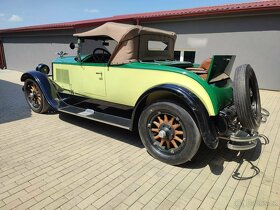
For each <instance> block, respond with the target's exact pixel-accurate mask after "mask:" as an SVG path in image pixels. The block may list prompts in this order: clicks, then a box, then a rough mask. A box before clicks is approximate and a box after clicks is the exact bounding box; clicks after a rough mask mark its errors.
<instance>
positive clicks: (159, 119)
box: [157, 116, 163, 124]
mask: <svg viewBox="0 0 280 210" xmlns="http://www.w3.org/2000/svg"><path fill="white" fill-rule="evenodd" d="M157 118H158V121H159V124H161V123H163V120H162V119H161V118H160V116H157Z"/></svg>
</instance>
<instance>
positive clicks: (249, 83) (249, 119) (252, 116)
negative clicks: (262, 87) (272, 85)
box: [233, 64, 261, 130]
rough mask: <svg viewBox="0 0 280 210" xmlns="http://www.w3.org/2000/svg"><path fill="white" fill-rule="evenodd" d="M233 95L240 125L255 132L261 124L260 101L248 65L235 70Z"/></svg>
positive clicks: (253, 73)
mask: <svg viewBox="0 0 280 210" xmlns="http://www.w3.org/2000/svg"><path fill="white" fill-rule="evenodd" d="M233 95H234V103H235V106H236V110H237V117H238V119H239V121H240V123H241V125H242V126H243V127H245V128H249V129H255V130H257V129H258V128H259V126H260V122H261V100H260V93H259V86H258V81H257V78H256V75H255V72H254V70H253V68H252V67H251V66H250V65H249V64H244V65H241V66H238V67H237V68H236V70H235V74H234V88H233Z"/></svg>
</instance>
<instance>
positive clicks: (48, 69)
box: [36, 63, 50, 74]
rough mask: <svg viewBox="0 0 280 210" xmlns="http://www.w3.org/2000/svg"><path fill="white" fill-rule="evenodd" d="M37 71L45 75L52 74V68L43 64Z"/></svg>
mask: <svg viewBox="0 0 280 210" xmlns="http://www.w3.org/2000/svg"><path fill="white" fill-rule="evenodd" d="M36 71H39V72H41V73H43V74H49V72H50V68H49V67H48V66H47V65H46V64H43V63H40V64H39V65H38V66H37V67H36Z"/></svg>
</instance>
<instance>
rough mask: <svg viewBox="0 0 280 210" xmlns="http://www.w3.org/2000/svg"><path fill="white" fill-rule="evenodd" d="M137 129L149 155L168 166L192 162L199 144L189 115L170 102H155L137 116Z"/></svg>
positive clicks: (198, 137) (194, 124)
mask: <svg viewBox="0 0 280 210" xmlns="http://www.w3.org/2000/svg"><path fill="white" fill-rule="evenodd" d="M138 130H139V134H140V137H141V140H142V142H143V144H144V146H145V147H146V149H147V150H148V152H149V153H150V154H151V155H152V156H153V157H154V158H156V159H158V160H160V161H162V162H165V163H168V164H171V165H179V164H182V163H184V162H187V161H189V160H191V158H192V157H193V156H194V155H195V154H196V152H197V150H198V148H199V145H200V142H201V136H200V132H199V130H198V127H197V125H196V123H195V121H194V119H193V118H192V116H191V115H190V114H189V113H188V112H187V111H186V110H185V109H184V108H183V107H181V106H180V105H177V104H176V103H172V102H157V103H154V104H151V105H150V106H148V107H147V108H146V109H145V110H144V111H143V112H142V114H141V116H140V119H139V123H138Z"/></svg>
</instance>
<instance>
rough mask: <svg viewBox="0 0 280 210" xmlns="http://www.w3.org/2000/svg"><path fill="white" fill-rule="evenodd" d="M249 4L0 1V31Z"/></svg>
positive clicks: (212, 0)
mask: <svg viewBox="0 0 280 210" xmlns="http://www.w3.org/2000/svg"><path fill="white" fill-rule="evenodd" d="M250 1H253V0H138V1H137V0H136V1H133V0H0V28H2V29H3V28H15V27H21V26H29V25H38V24H47V23H59V22H67V21H76V20H86V19H94V18H101V17H110V16H114V15H122V14H133V13H142V12H153V11H161V10H172V9H183V8H193V7H200V6H212V5H221V4H231V3H239V2H250Z"/></svg>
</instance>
